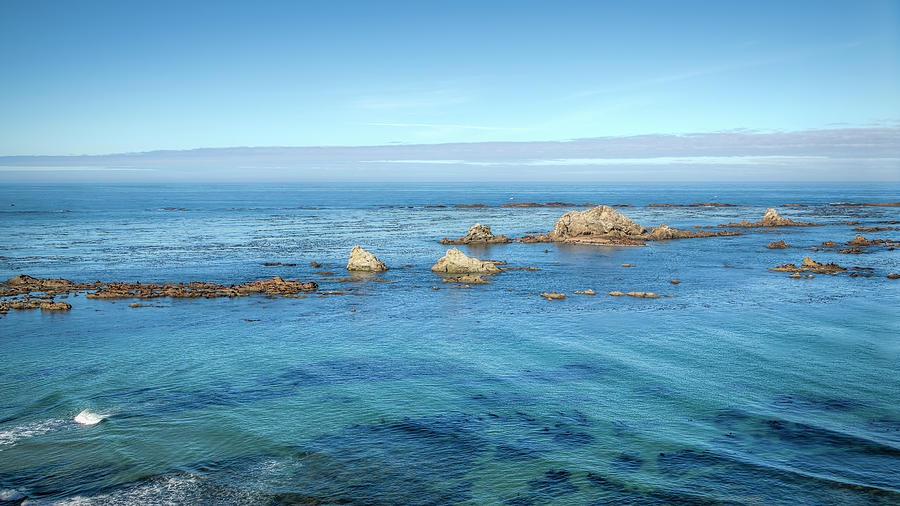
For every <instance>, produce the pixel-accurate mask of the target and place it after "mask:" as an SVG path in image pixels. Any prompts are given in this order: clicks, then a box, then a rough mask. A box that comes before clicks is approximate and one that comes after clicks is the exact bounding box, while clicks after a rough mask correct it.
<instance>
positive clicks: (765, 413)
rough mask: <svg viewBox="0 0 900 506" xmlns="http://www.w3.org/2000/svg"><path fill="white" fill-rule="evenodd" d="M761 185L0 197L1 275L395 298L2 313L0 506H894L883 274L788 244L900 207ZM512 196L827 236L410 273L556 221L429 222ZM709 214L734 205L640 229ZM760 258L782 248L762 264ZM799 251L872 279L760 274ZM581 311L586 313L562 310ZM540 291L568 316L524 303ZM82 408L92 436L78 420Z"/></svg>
mask: <svg viewBox="0 0 900 506" xmlns="http://www.w3.org/2000/svg"><path fill="white" fill-rule="evenodd" d="M783 186H784V185H616V186H604V185H536V184H529V185H524V184H509V185H501V184H487V185H462V184H460V185H321V184H320V185H251V186H238V185H213V186H210V185H135V186H130V185H107V186H85V185H5V186H3V187H0V206H2V207H0V220H2V223H3V225H4V226H3V232H2V233H0V278H2V279H6V278H9V277H11V276H13V275H16V274H20V273H26V274H29V275H32V276H35V277H64V278H67V279H71V280H73V281H79V282H81V281H92V280H96V279H99V280H103V281H143V282H166V281H192V280H203V281H213V282H220V283H226V284H231V283H243V282H247V281H253V280H256V279H264V278H268V277H271V276H274V275H280V276H282V277H285V278H301V279H320V278H322V277H341V276H345V275H346V271H345V270H344V269H343V266H344V265H345V264H346V260H347V255H348V253H349V250H350V248H351V247H352V246H353V245H354V244H359V245H361V246H363V247H364V248H367V249H369V250H370V251H372V252H373V253H375V254H376V255H377V256H378V257H379V259H381V260H383V261H384V262H385V263H387V264H388V265H389V266H391V267H394V268H393V269H392V270H390V271H388V272H387V273H385V274H384V276H383V277H385V278H388V279H390V280H393V281H395V282H389V283H385V282H371V281H361V282H356V283H340V282H329V281H320V282H319V283H320V287H321V288H322V289H323V290H349V293H348V294H347V295H329V296H326V297H324V298H318V297H316V296H311V297H309V298H306V299H291V298H278V299H270V298H266V297H262V296H250V297H244V298H239V299H208V300H207V299H200V300H169V299H156V300H154V302H153V304H157V305H161V306H164V307H160V308H155V307H148V308H130V307H128V304H129V303H130V302H133V301H131V300H118V301H115V302H112V301H104V300H92V299H86V298H85V297H84V296H83V295H79V296H70V297H69V298H67V299H66V301H67V302H70V303H71V304H72V305H73V309H72V310H71V311H69V312H67V313H63V314H52V313H48V312H43V313H42V312H40V311H14V312H10V313H9V314H7V315H3V316H2V317H0V347H2V348H0V349H2V350H3V355H4V357H5V360H4V363H5V366H4V367H3V368H2V369H0V501H8V502H13V503H19V502H38V503H40V502H75V503H88V504H91V503H98V504H103V503H124V502H129V503H133V502H149V503H159V502H167V501H168V502H201V503H221V504H225V503H227V504H241V503H245V504H278V503H296V502H313V503H315V502H351V503H367V504H371V503H411V504H434V503H471V504H476V503H478V504H481V503H503V502H509V503H513V504H545V503H552V502H560V503H592V504H597V503H599V504H602V503H606V502H631V503H636V504H654V503H672V502H686V503H705V502H736V503H757V504H763V503H764V504H771V503H792V504H793V503H798V502H800V503H814V504H823V503H824V504H871V503H886V504H888V503H898V502H900V472H898V471H897V469H900V402H898V400H900V375H898V374H897V364H898V363H900V338H898V336H900V319H898V316H900V314H898V313H900V281H897V280H889V279H887V278H886V277H885V275H886V274H887V273H889V272H900V260H898V259H900V253H898V252H897V251H887V250H886V249H883V248H881V249H877V248H876V249H872V253H869V254H865V255H842V254H837V253H835V252H834V251H819V252H810V251H807V250H806V248H809V247H811V246H815V245H818V244H820V243H821V242H823V241H826V240H834V241H836V242H844V241H848V240H850V239H852V238H853V236H854V235H856V232H854V231H852V230H851V229H852V227H851V226H847V225H837V224H835V223H838V222H843V221H847V220H858V221H860V222H861V224H862V225H875V224H877V222H879V221H887V220H898V219H900V208H871V207H861V208H852V207H851V208H847V207H831V206H826V205H824V204H827V203H829V202H838V201H850V202H854V201H855V202H878V201H882V202H884V201H897V200H900V199H898V198H897V196H898V195H900V186H898V185H896V184H894V185H884V184H878V185H874V184H870V185H862V184H860V185H803V186H797V187H795V188H784V187H783ZM510 197H512V200H511V199H510ZM524 201H534V202H550V201H563V202H573V203H579V204H580V203H583V202H591V203H603V204H619V203H624V204H632V205H635V206H638V207H633V208H627V207H626V208H620V209H619V210H620V211H621V212H623V213H624V214H626V215H627V216H629V217H630V218H632V219H634V220H635V221H637V222H638V223H641V224H643V225H644V226H655V225H658V224H659V223H666V224H668V225H671V226H676V227H690V226H692V225H714V224H718V223H726V222H731V221H740V220H741V219H744V218H747V219H750V220H751V221H755V220H756V219H759V218H760V217H761V216H762V214H763V212H764V210H765V208H766V207H771V206H777V205H781V204H787V203H798V204H807V207H786V208H779V212H780V213H781V214H782V216H786V217H790V218H792V219H795V220H798V221H814V222H821V223H829V224H830V225H828V226H824V227H809V228H787V229H777V230H772V231H770V232H771V233H764V234H761V233H749V234H746V235H743V236H736V237H722V238H706V239H688V240H680V241H668V242H659V243H651V245H650V246H647V247H639V248H611V247H574V246H562V245H545V244H509V245H501V246H494V247H491V248H485V249H472V248H466V247H461V249H463V251H464V252H466V253H469V254H473V255H476V256H478V257H479V258H483V259H486V258H490V259H496V260H506V261H508V262H509V264H510V265H513V266H534V267H538V268H540V269H541V270H540V271H508V272H504V273H502V274H499V275H497V276H494V277H493V280H492V281H493V284H490V285H473V286H472V287H471V288H469V289H464V288H454V287H452V286H450V285H449V284H446V283H440V278H439V277H438V276H436V275H434V274H433V273H431V272H430V270H429V267H430V266H431V265H432V264H433V263H434V261H435V260H436V259H437V258H438V257H440V256H441V255H442V254H443V252H444V251H445V250H446V247H445V246H441V245H439V244H437V243H436V241H437V240H438V239H440V238H442V237H446V236H449V237H459V236H462V235H464V234H465V232H466V230H467V229H468V227H469V226H471V225H472V224H473V223H475V222H481V223H487V224H490V225H491V227H492V228H493V231H494V232H495V233H503V234H506V235H509V236H511V237H512V236H520V235H522V234H524V233H526V232H529V231H546V230H548V229H551V228H552V225H553V222H554V221H555V219H556V218H557V217H558V216H559V215H561V214H562V213H563V212H565V211H566V209H557V208H526V209H516V208H512V209H508V208H497V207H492V208H469V209H459V208H454V207H452V206H453V205H455V204H473V203H485V204H489V205H492V206H496V205H499V204H502V203H507V202H524ZM710 201H719V202H726V203H734V204H742V205H743V207H735V208H646V207H643V206H644V205H646V204H648V203H692V202H710ZM10 203H12V204H15V205H14V206H9V204H10ZM438 204H443V205H448V206H449V207H445V208H425V207H424V206H426V205H438ZM165 208H178V209H181V208H184V209H186V210H183V211H181V210H165ZM61 211H68V212H61ZM863 235H865V236H866V237H867V238H870V239H871V238H891V239H898V238H900V231H884V232H873V233H863ZM778 239H784V240H785V241H786V242H787V243H788V244H791V245H793V246H795V248H792V249H786V250H768V249H766V248H765V245H766V244H768V243H769V242H771V241H775V240H778ZM545 250H548V251H547V252H545ZM807 254H809V255H810V256H811V257H812V258H814V259H815V260H818V261H820V262H832V261H835V262H838V263H840V264H841V265H845V266H865V267H872V268H873V269H874V270H873V271H872V272H873V276H872V277H870V278H865V277H858V278H850V277H848V276H846V275H845V274H844V275H836V276H828V275H816V276H815V278H814V279H790V278H788V277H787V275H786V274H785V273H776V272H771V271H767V270H766V268H768V267H773V266H775V265H779V264H783V263H786V262H793V263H799V262H800V261H802V259H803V257H804V256H805V255H807ZM311 261H317V262H320V263H323V264H330V265H325V266H324V267H322V268H314V267H312V266H311V265H310V264H309V262H311ZM263 262H287V263H296V264H297V265H296V266H295V267H284V266H272V267H267V266H263V265H262V263H263ZM623 263H631V264H635V265H636V267H634V268H623V267H621V266H620V265H621V264H623ZM406 264H412V265H413V267H412V268H408V269H399V268H398V267H399V266H401V265H406ZM322 270H328V271H332V272H335V274H334V275H333V276H319V275H316V274H314V273H315V272H317V271H322ZM670 279H678V280H680V281H681V283H680V284H679V285H672V284H670V283H669V280H670ZM436 285H438V286H440V287H441V290H431V289H429V287H430V286H436ZM586 288H592V289H594V290H596V291H597V292H598V293H601V294H600V295H597V296H595V297H588V296H580V295H573V292H574V291H575V290H583V289H586ZM553 290H555V291H560V292H565V293H567V294H569V298H568V299H565V300H557V301H547V300H544V299H542V298H540V297H538V296H537V295H536V294H537V293H539V292H543V291H553ZM611 290H621V291H631V290H638V291H654V292H657V293H661V294H666V295H672V297H669V298H663V299H655V300H644V299H634V298H630V297H609V296H606V295H602V293H603V292H608V291H611ZM351 309H355V310H356V311H353V312H351ZM247 320H254V321H247ZM84 410H89V412H90V413H94V414H97V415H104V416H105V418H104V419H103V420H102V421H101V422H100V423H97V424H96V425H81V424H78V423H76V422H75V421H74V417H75V416H76V415H78V414H79V413H81V412H82V411H84Z"/></svg>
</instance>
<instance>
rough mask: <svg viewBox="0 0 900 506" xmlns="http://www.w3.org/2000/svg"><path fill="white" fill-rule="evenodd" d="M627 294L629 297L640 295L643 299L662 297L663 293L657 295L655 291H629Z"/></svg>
mask: <svg viewBox="0 0 900 506" xmlns="http://www.w3.org/2000/svg"><path fill="white" fill-rule="evenodd" d="M625 295H627V296H629V297H638V298H641V299H658V298H660V297H662V296H661V295H657V294H655V293H653V292H628V293H626V294H625Z"/></svg>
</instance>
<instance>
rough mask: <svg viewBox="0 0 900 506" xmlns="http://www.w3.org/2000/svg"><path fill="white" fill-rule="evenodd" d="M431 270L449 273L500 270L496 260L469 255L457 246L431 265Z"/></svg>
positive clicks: (484, 272)
mask: <svg viewBox="0 0 900 506" xmlns="http://www.w3.org/2000/svg"><path fill="white" fill-rule="evenodd" d="M431 270H432V271H434V272H439V273H447V274H471V273H474V274H479V273H481V274H496V273H498V272H500V269H499V268H498V267H497V266H496V265H495V264H494V262H485V261H481V260H479V259H477V258H473V257H470V256H467V255H466V254H465V253H463V252H462V251H460V250H458V249H456V248H450V249H448V250H447V253H446V254H445V255H444V256H443V257H441V258H440V259H439V260H438V261H437V263H436V264H434V265H432V266H431Z"/></svg>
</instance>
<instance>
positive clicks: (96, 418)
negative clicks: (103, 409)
mask: <svg viewBox="0 0 900 506" xmlns="http://www.w3.org/2000/svg"><path fill="white" fill-rule="evenodd" d="M104 418H106V415H99V414H97V413H94V412H92V411H91V410H89V409H86V410H84V411H82V412H81V413H78V414H77V415H75V421H76V422H78V423H80V424H82V425H95V424H98V423H100V422H102V421H103V419H104Z"/></svg>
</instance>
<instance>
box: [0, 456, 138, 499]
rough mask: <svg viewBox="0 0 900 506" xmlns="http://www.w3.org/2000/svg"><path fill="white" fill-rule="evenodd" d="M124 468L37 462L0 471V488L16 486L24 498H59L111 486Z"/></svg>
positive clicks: (97, 490) (13, 488)
mask: <svg viewBox="0 0 900 506" xmlns="http://www.w3.org/2000/svg"><path fill="white" fill-rule="evenodd" d="M124 469H125V468H123V467H121V466H113V465H112V464H105V465H87V466H75V467H70V466H66V465H63V464H50V465H42V466H35V467H30V468H25V469H20V470H17V471H14V472H6V473H0V489H11V490H17V491H18V492H19V493H20V494H22V495H23V496H24V497H23V499H25V498H27V499H60V498H63V497H66V496H71V495H75V494H93V493H97V492H99V491H101V490H103V489H104V488H106V487H108V484H109V479H110V478H111V477H112V476H114V475H116V474H117V473H119V472H121V471H123V470H124Z"/></svg>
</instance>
